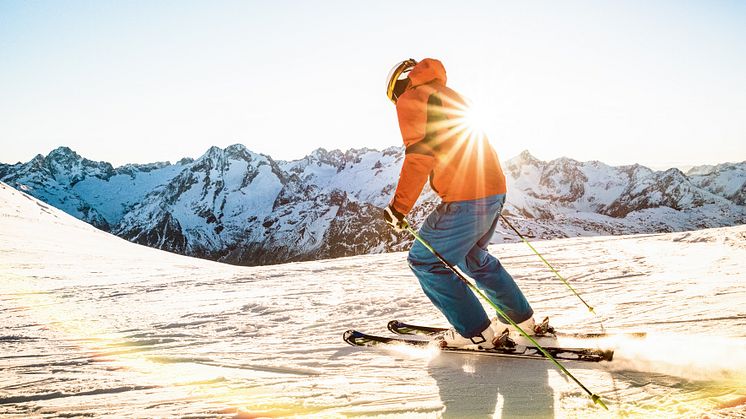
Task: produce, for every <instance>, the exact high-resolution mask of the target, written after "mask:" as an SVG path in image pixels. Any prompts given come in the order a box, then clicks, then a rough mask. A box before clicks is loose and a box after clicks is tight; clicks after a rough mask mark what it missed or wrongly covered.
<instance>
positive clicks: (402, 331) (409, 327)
mask: <svg viewBox="0 0 746 419" xmlns="http://www.w3.org/2000/svg"><path fill="white" fill-rule="evenodd" d="M388 328H389V330H390V331H392V332H394V333H396V334H397V335H420V336H433V335H436V334H438V333H441V332H444V331H446V330H448V329H446V328H443V327H431V326H418V325H414V324H408V323H404V322H401V321H399V320H391V321H390V322H389V324H388ZM553 334H554V335H555V336H558V337H571V338H577V339H597V338H604V337H609V336H629V337H633V338H638V339H639V338H644V337H645V336H646V335H647V334H646V333H645V332H606V333H603V332H598V333H583V332H554V333H553Z"/></svg>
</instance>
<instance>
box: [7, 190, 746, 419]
mask: <svg viewBox="0 0 746 419" xmlns="http://www.w3.org/2000/svg"><path fill="white" fill-rule="evenodd" d="M536 246H537V247H538V248H539V250H540V251H542V252H543V253H544V255H545V256H546V257H547V258H548V259H549V260H550V261H552V262H553V263H554V264H555V265H556V266H557V268H558V269H560V270H561V271H562V273H563V274H564V275H565V276H566V277H567V278H568V279H569V280H570V281H571V282H572V283H573V285H574V286H575V287H576V288H577V289H578V290H579V291H580V292H581V293H582V294H583V296H584V297H585V298H586V299H587V300H588V301H589V302H591V303H592V304H593V305H594V306H595V308H596V311H597V312H598V317H597V318H596V317H593V316H592V315H591V314H589V313H588V312H587V311H586V310H584V309H581V308H580V304H579V302H578V301H577V300H576V299H575V297H573V296H571V295H570V294H569V292H568V291H567V290H566V289H565V288H564V285H563V284H561V283H559V281H558V280H557V279H555V278H554V277H553V275H552V274H551V273H550V272H548V271H547V270H546V268H545V267H544V266H543V265H542V264H541V262H540V261H538V260H537V258H536V257H535V256H534V255H533V254H531V253H530V252H529V251H528V249H527V248H526V246H524V245H523V244H521V243H515V244H501V245H495V246H492V247H491V251H492V252H493V253H494V254H495V255H498V256H499V257H500V258H501V260H502V261H503V263H504V265H505V266H506V267H507V268H508V270H509V271H510V272H512V274H513V275H514V276H515V278H516V280H517V282H518V283H519V284H520V286H521V287H522V288H523V289H524V291H525V292H526V294H527V295H528V297H529V300H530V301H531V302H532V304H533V306H534V309H535V310H536V311H537V314H538V315H549V316H551V318H552V321H553V323H554V325H555V326H556V327H558V328H560V329H564V330H583V331H598V330H599V328H600V321H601V320H602V321H603V325H604V326H605V327H606V329H607V330H642V331H647V332H648V333H649V336H648V338H646V339H643V340H633V339H626V338H618V339H610V340H606V341H603V342H595V343H594V342H585V343H583V344H584V345H593V344H599V345H602V346H604V347H614V348H615V349H616V357H615V359H614V361H613V362H611V363H601V364H579V363H572V362H568V363H565V365H566V367H567V368H568V369H569V370H570V371H571V372H572V373H573V374H575V375H576V376H577V377H578V379H580V380H581V381H582V382H583V383H584V384H585V385H586V386H587V387H588V388H589V389H591V390H592V391H593V392H595V393H598V394H599V395H601V396H602V397H603V399H604V400H605V401H606V403H607V404H608V405H609V408H610V411H609V412H605V411H602V410H600V409H599V408H598V407H596V406H594V405H593V404H592V402H591V401H590V399H589V398H588V397H586V395H585V394H584V393H583V392H582V390H580V389H579V388H578V387H577V386H576V385H575V384H574V383H573V382H571V381H569V380H568V379H566V378H565V377H564V376H563V375H562V374H561V373H559V372H558V371H557V369H555V367H553V366H552V364H551V363H549V362H546V361H536V360H509V359H495V358H490V357H480V356H470V355H453V354H439V353H438V352H437V351H432V350H420V349H407V348H392V349H390V350H374V349H361V348H353V347H350V346H347V345H346V344H345V343H344V342H343V341H342V339H341V335H342V333H343V332H344V331H345V330H346V329H349V328H358V329H360V330H363V331H367V332H375V333H386V323H387V322H388V320H391V319H393V318H398V319H405V320H409V321H412V322H419V323H427V324H433V325H443V324H444V320H443V318H442V317H441V316H440V315H439V313H437V312H436V311H435V309H434V308H433V307H432V306H431V305H430V304H429V302H428V301H427V300H426V298H425V297H424V295H423V294H422V292H421V291H420V289H419V286H418V285H417V283H416V280H415V279H414V278H413V277H412V275H411V274H410V273H409V271H408V268H407V267H406V263H405V254H404V253H390V254H381V255H368V256H357V257H349V258H341V259H335V260H320V261H315V262H297V263H291V264H285V265H274V266H264V267H253V268H248V267H237V266H231V265H225V264H219V263H215V262H210V261H206V260H201V259H194V258H188V257H185V256H179V255H175V254H170V253H166V252H162V251H159V250H155V249H151V248H147V247H143V246H139V245H136V244H132V243H129V242H127V241H125V240H123V239H120V238H117V237H114V236H112V235H110V234H108V233H105V232H103V231H101V230H98V229H95V228H93V227H91V226H90V225H88V224H85V223H83V222H81V221H79V220H76V219H75V218H73V217H71V216H69V215H67V214H65V213H63V212H62V211H60V210H57V209H55V208H52V207H51V206H49V205H47V204H45V203H42V202H40V201H38V200H36V199H34V198H32V197H30V196H28V195H25V194H23V193H21V192H19V191H17V190H15V189H13V188H11V187H9V186H7V185H5V184H2V183H0V414H2V415H4V416H8V417H23V418H26V417H41V416H44V417H49V416H55V417H72V416H94V417H158V416H167V417H177V416H178V417H246V418H249V417H251V418H253V417H278V416H293V415H297V416H311V417H346V416H362V417H381V416H385V417H439V416H443V417H459V418H460V417H491V416H493V415H495V416H502V417H582V418H585V417H645V418H648V417H661V418H670V417H709V418H717V417H722V418H725V417H746V390H744V389H745V388H746V308H744V304H743V302H744V301H746V288H744V286H743V281H744V272H746V262H744V261H746V226H738V227H731V228H718V229H709V230H700V231H692V232H686V233H672V234H655V235H637V236H616V237H611V236H607V237H596V238H574V239H563V240H554V241H546V242H541V243H536ZM567 344H572V342H567Z"/></svg>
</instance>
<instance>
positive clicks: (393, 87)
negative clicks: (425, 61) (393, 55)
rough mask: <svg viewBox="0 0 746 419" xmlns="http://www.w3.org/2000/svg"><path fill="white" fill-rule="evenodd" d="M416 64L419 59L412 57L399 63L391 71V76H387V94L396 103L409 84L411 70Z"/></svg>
mask: <svg viewBox="0 0 746 419" xmlns="http://www.w3.org/2000/svg"><path fill="white" fill-rule="evenodd" d="M415 65H417V61H415V60H414V59H413V58H410V59H408V60H404V61H402V62H400V63H398V64H397V65H395V66H394V68H392V69H391V71H389V76H388V78H386V96H388V98H389V100H391V101H392V102H394V103H395V104H396V101H397V99H399V96H401V94H402V93H404V90H406V88H407V86H408V85H409V72H410V71H412V68H413V67H414V66H415Z"/></svg>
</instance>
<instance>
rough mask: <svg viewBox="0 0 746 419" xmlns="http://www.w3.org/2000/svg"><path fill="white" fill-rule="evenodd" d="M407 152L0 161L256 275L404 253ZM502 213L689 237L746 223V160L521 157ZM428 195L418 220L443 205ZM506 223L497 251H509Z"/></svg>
mask: <svg viewBox="0 0 746 419" xmlns="http://www.w3.org/2000/svg"><path fill="white" fill-rule="evenodd" d="M403 157H404V153H403V148H399V147H391V148H388V149H386V150H382V151H379V150H371V149H351V150H348V151H346V152H341V151H339V150H332V151H326V150H324V149H318V150H316V151H314V152H313V153H311V154H310V155H308V156H306V157H305V158H303V159H299V160H295V161H291V162H284V161H276V160H274V159H272V158H271V157H270V156H266V155H263V154H257V153H254V152H252V151H250V150H248V149H246V147H244V146H243V145H240V144H235V145H232V146H229V147H226V148H225V149H221V148H218V147H211V148H210V149H209V150H207V152H206V153H205V154H204V155H202V156H200V157H199V158H198V159H196V160H193V159H182V160H180V161H179V162H177V163H176V164H170V163H168V162H160V163H152V164H146V165H125V166H122V167H118V168H114V167H112V165H111V164H109V163H106V162H94V161H91V160H88V159H85V158H83V157H81V156H79V155H78V154H77V153H75V152H74V151H73V150H70V149H69V148H67V147H60V148H57V149H55V150H53V151H52V152H50V153H49V154H48V155H47V156H42V155H38V156H36V157H35V158H34V159H32V160H31V161H29V162H26V163H17V164H13V165H9V164H0V181H3V182H5V183H7V184H9V185H11V186H13V187H14V188H16V189H18V190H21V191H24V192H27V193H29V194H30V195H32V196H34V197H36V198H38V199H40V200H42V201H44V202H46V203H49V204H51V205H52V206H54V207H57V208H60V209H62V210H63V211H65V212H67V213H68V214H71V215H73V216H75V217H77V218H79V219H81V220H84V221H86V222H88V223H91V224H92V225H94V226H96V227H99V228H101V229H103V230H105V231H110V232H112V233H114V234H116V235H118V236H120V237H123V238H125V239H127V240H130V241H132V242H135V243H139V244H144V245H147V246H150V247H155V248H158V249H163V250H168V251H171V252H174V253H179V254H186V255H190V256H197V257H203V258H207V259H212V260H218V261H221V262H228V263H234V264H240V265H263V264H270V263H283V262H292V261H300V260H312V259H323V258H329V257H340V256H353V255H360V254H366V253H381V252H386V251H392V250H403V249H406V248H408V246H409V243H410V239H409V237H407V235H399V236H395V235H393V234H392V233H391V232H390V230H389V229H388V228H387V226H386V225H385V223H384V222H383V220H382V217H381V208H382V207H384V206H386V205H387V204H388V202H389V201H390V199H391V197H392V195H393V191H394V189H395V188H396V182H397V179H398V175H399V170H400V169H401V164H402V159H403ZM503 167H504V169H505V173H506V176H507V181H508V189H509V193H508V201H507V205H506V208H505V214H506V215H507V216H508V217H509V219H510V220H511V222H512V223H513V224H515V225H516V226H518V228H519V229H520V231H522V232H523V233H524V234H525V235H527V236H529V237H535V238H545V239H550V238H551V239H553V238H561V237H578V236H596V235H609V234H630V233H655V232H673V231H685V230H696V229H700V228H706V227H723V226H732V225H738V224H744V223H746V206H745V204H746V202H745V201H744V200H745V199H746V162H742V163H737V164H735V163H734V164H723V165H719V166H702V167H697V168H695V169H693V171H692V172H690V173H688V174H684V173H682V172H681V171H680V170H678V169H670V170H666V171H653V170H650V169H648V168H646V167H643V166H640V165H632V166H620V167H613V166H609V165H606V164H603V163H601V162H597V161H591V162H579V161H575V160H572V159H568V158H561V159H556V160H552V161H549V162H545V161H541V160H538V159H536V158H534V157H533V156H532V155H531V154H529V153H528V152H523V153H521V154H520V155H518V156H516V157H514V158H512V159H509V160H507V161H505V162H504V163H503ZM438 201H439V200H438V198H437V197H436V195H435V194H434V193H433V192H432V191H430V190H429V189H428V190H426V192H425V193H424V194H423V196H422V198H421V199H420V201H419V204H418V205H417V206H416V207H415V209H414V211H413V212H412V214H410V221H413V222H414V223H415V224H417V223H419V222H421V221H422V219H423V218H424V217H425V215H426V214H427V213H429V212H430V210H431V209H432V208H433V207H434V206H435V205H437V204H438ZM517 240H518V238H517V237H516V236H515V235H514V234H513V232H512V231H510V230H509V229H507V227H504V226H501V227H500V229H499V231H498V234H497V235H496V236H495V239H494V241H495V242H496V243H501V242H511V241H517Z"/></svg>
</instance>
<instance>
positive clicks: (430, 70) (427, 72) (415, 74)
mask: <svg viewBox="0 0 746 419" xmlns="http://www.w3.org/2000/svg"><path fill="white" fill-rule="evenodd" d="M409 79H410V80H412V85H411V87H415V86H419V85H422V84H425V83H430V82H431V81H433V80H437V81H439V82H441V83H442V84H443V85H445V84H446V69H445V67H443V63H441V62H440V61H438V60H436V59H434V58H425V59H424V60H422V61H420V62H419V63H417V65H415V66H414V68H412V71H411V72H409Z"/></svg>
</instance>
